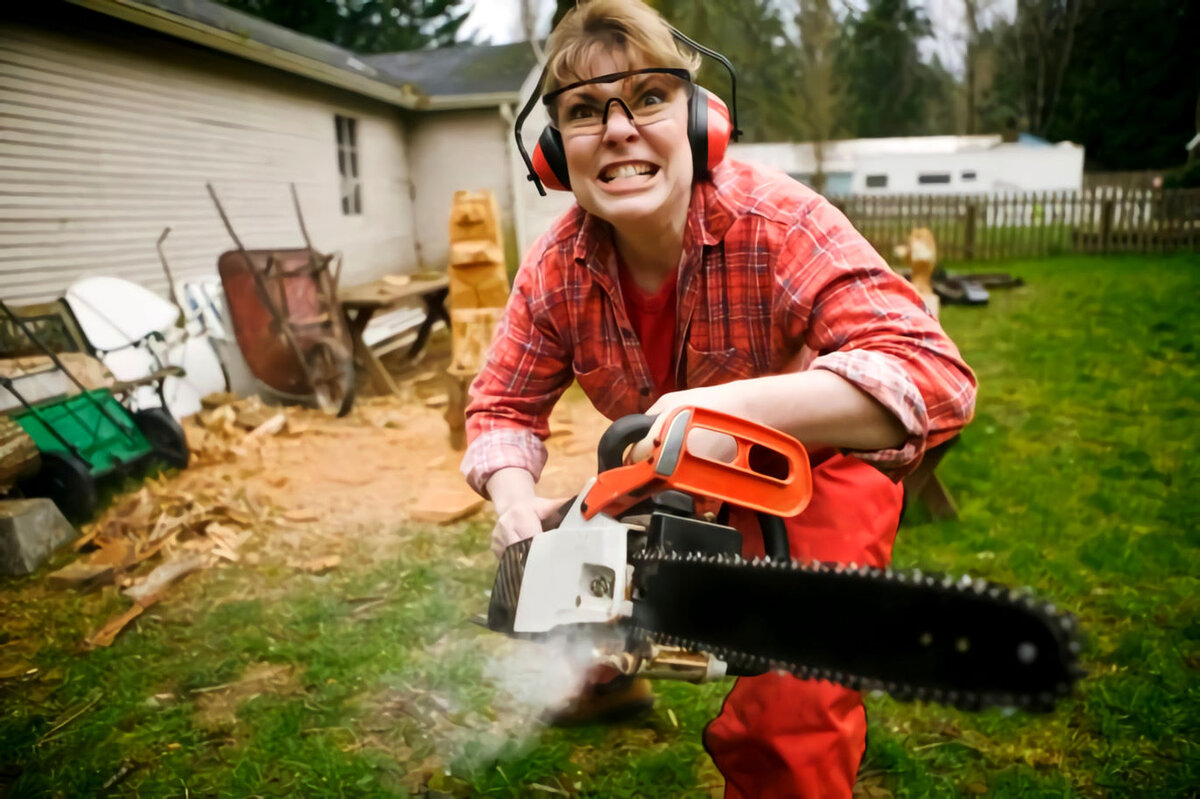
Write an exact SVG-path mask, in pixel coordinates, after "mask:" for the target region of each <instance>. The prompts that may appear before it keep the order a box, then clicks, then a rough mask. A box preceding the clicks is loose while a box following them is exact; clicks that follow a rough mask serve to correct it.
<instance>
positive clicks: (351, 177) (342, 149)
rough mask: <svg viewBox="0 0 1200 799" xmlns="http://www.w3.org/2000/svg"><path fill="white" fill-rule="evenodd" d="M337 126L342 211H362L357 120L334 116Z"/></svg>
mask: <svg viewBox="0 0 1200 799" xmlns="http://www.w3.org/2000/svg"><path fill="white" fill-rule="evenodd" d="M333 123H334V126H335V127H336V128H337V150H338V174H339V175H340V176H341V178H342V213H343V214H345V215H346V216H353V215H357V214H361V213H362V180H361V179H360V178H359V176H358V174H359V173H358V120H357V119H354V118H353V117H344V116H340V115H338V116H335V117H334V118H333Z"/></svg>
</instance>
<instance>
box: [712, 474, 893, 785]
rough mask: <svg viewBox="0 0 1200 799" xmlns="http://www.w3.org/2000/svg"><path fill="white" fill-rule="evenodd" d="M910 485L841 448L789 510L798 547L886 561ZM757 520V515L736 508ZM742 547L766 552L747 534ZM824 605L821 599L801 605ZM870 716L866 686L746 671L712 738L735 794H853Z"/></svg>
mask: <svg viewBox="0 0 1200 799" xmlns="http://www.w3.org/2000/svg"><path fill="white" fill-rule="evenodd" d="M901 499H902V488H901V486H900V485H898V484H896V483H893V482H892V481H891V480H889V479H888V478H887V477H885V476H884V475H883V474H882V473H881V472H880V471H879V470H878V469H876V468H875V467H873V466H871V465H869V464H866V463H863V462H862V461H860V460H858V459H857V458H854V457H851V456H843V455H834V456H832V457H831V458H829V459H828V460H826V461H824V462H823V463H821V464H820V465H819V466H817V467H816V468H815V469H813V498H812V502H811V503H810V504H809V506H808V507H807V508H806V509H805V510H804V512H803V513H802V514H800V515H799V516H797V517H795V518H792V519H788V520H787V528H788V544H789V545H790V547H791V555H792V557H793V558H795V559H797V560H800V561H810V560H814V559H815V560H820V561H836V562H839V563H849V562H851V561H853V562H854V563H858V564H860V565H862V564H868V565H871V566H884V565H886V564H887V563H888V562H889V561H890V560H891V556H892V542H893V541H894V540H895V537H896V526H897V525H898V524H899V521H900V507H901ZM733 521H734V522H735V525H736V526H738V527H739V529H742V530H746V529H747V528H750V529H752V530H756V529H757V525H755V524H754V522H753V519H752V518H747V519H738V518H737V517H736V515H735V516H734V518H733ZM743 553H744V554H746V555H761V554H763V547H762V538H761V537H760V536H755V535H753V533H751V534H749V535H747V536H746V543H745V546H744V550H743ZM795 612H796V613H799V614H804V613H821V612H822V609H821V608H796V609H795ZM866 737H867V717H866V712H865V711H864V709H863V705H862V700H861V697H860V695H859V694H858V692H856V691H851V690H849V689H848V688H842V687H840V686H835V685H832V684H830V683H826V682H818V681H812V680H800V679H797V678H795V677H792V676H790V675H780V674H764V675H762V676H760V677H742V678H741V679H739V680H738V681H737V683H736V684H735V685H734V687H733V690H732V691H730V692H729V696H728V697H727V698H726V699H725V705H724V707H722V709H721V714H720V715H719V716H718V717H717V718H716V719H715V720H714V721H713V722H712V723H711V724H709V725H708V728H707V729H706V730H705V731H704V746H705V748H706V749H707V750H708V752H709V754H710V755H712V759H713V762H714V763H716V764H717V768H719V769H720V770H721V774H722V775H724V777H725V796H726V797H727V799H740V797H747V798H748V799H758V798H759V797H772V798H774V797H804V799H816V798H817V797H820V798H822V799H823V798H824V797H831V798H832V797H849V796H850V795H851V791H852V789H853V787H854V780H855V776H856V775H857V773H858V764H859V761H860V760H861V759H862V754H863V750H864V748H865V746H866Z"/></svg>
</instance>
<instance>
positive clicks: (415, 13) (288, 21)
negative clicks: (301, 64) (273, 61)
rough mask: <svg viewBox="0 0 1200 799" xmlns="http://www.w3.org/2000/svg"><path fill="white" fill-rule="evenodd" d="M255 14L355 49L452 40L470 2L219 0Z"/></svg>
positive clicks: (384, 49)
mask: <svg viewBox="0 0 1200 799" xmlns="http://www.w3.org/2000/svg"><path fill="white" fill-rule="evenodd" d="M220 2H222V3H224V4H225V5H227V6H229V7H230V8H236V9H237V10H239V11H245V12H246V13H248V14H253V15H254V16H256V17H262V18H263V19H266V20H269V21H270V22H274V23H275V24H277V25H282V26H283V27H285V28H291V29H292V30H294V31H298V32H300V33H304V34H307V35H309V36H313V37H315V38H317V39H323V40H325V41H327V42H332V43H333V44H336V45H338V46H340V47H344V48H346V49H347V50H350V51H353V52H355V53H362V54H371V53H391V52H397V51H400V50H418V49H421V48H423V47H444V46H446V45H449V44H453V43H454V42H455V40H456V38H457V37H458V29H459V28H460V27H461V26H462V24H463V22H464V21H465V20H466V18H467V14H469V13H470V11H471V1H470V0H306V2H297V0H220Z"/></svg>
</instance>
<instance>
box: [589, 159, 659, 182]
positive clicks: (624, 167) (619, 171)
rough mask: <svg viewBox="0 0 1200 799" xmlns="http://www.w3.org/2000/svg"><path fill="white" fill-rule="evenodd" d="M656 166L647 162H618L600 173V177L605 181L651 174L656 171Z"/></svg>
mask: <svg viewBox="0 0 1200 799" xmlns="http://www.w3.org/2000/svg"><path fill="white" fill-rule="evenodd" d="M655 169H656V167H654V166H653V165H652V164H647V163H636V164H617V165H616V166H610V167H608V168H607V169H605V170H604V171H603V172H601V173H600V179H601V180H603V181H610V180H616V179H617V178H631V177H633V176H635V175H649V174H651V173H653V172H654V171H655Z"/></svg>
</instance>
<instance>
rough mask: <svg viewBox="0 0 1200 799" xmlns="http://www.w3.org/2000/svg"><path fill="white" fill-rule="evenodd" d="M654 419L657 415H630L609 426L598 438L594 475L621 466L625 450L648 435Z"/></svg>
mask: <svg viewBox="0 0 1200 799" xmlns="http://www.w3.org/2000/svg"><path fill="white" fill-rule="evenodd" d="M656 419H658V416H657V414H656V415H654V416H649V415H647V414H644V413H631V414H628V415H626V416H622V417H621V418H620V419H617V420H616V421H615V422H613V423H612V424H610V425H609V426H608V429H607V430H605V431H604V435H602V436H600V444H599V445H598V446H597V447H596V459H597V461H599V464H598V466H597V468H596V473H597V474H600V473H602V472H607V471H608V470H609V469H615V468H617V467H618V466H620V465H622V463H624V460H625V450H627V449H629V447H630V446H631V445H633V444H636V443H637V442H639V441H641V440H642V439H643V438H645V437H646V436H647V435H649V434H650V428H651V427H653V426H654V422H655V420H656Z"/></svg>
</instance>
